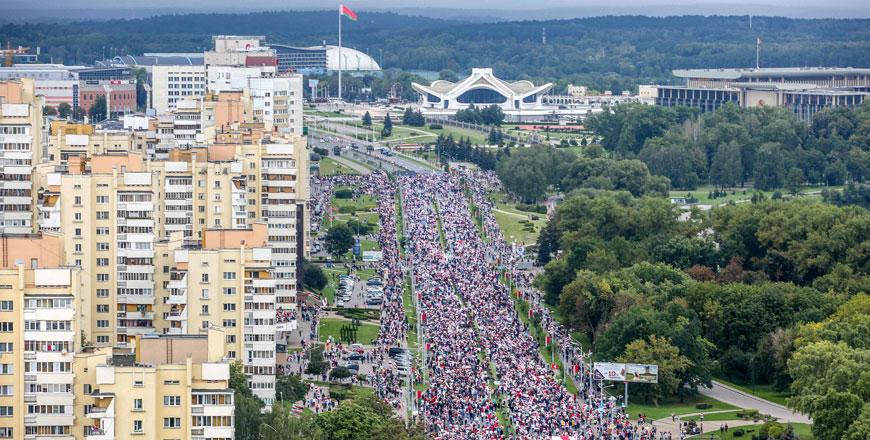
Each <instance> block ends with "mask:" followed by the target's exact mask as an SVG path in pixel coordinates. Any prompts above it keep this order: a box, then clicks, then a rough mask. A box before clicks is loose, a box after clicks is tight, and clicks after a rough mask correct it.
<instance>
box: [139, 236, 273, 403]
mask: <svg viewBox="0 0 870 440" xmlns="http://www.w3.org/2000/svg"><path fill="white" fill-rule="evenodd" d="M266 238H267V226H266V225H265V224H263V223H257V224H254V225H253V226H252V228H251V229H246V230H239V229H222V230H208V231H206V232H205V236H204V238H203V240H202V245H201V246H189V245H187V246H186V245H184V244H183V240H181V239H180V237H178V234H177V233H176V235H175V236H174V238H173V239H170V240H166V241H163V242H161V243H158V245H157V249H156V255H157V256H158V266H160V267H162V270H161V271H160V275H159V276H158V283H161V284H163V285H164V286H165V288H164V289H160V292H161V293H160V295H161V296H160V297H159V298H157V304H158V311H159V313H158V316H157V320H156V321H155V325H156V326H157V327H158V329H160V330H161V331H162V332H164V333H168V334H196V333H199V332H202V331H204V330H203V329H207V328H212V327H218V328H220V329H222V331H223V332H224V335H225V336H224V337H225V340H224V349H225V356H226V357H227V358H228V359H230V360H240V361H242V362H243V364H244V367H245V373H246V375H247V376H248V386H249V387H250V388H251V390H252V391H253V392H254V394H255V395H257V396H258V397H260V398H261V399H263V401H264V402H266V404H271V403H272V401H273V400H274V397H275V342H276V341H275V336H276V310H275V285H276V283H275V280H274V279H272V272H273V269H274V268H273V266H272V249H270V248H268V247H267V241H266Z"/></svg>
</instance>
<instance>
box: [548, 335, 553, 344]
mask: <svg viewBox="0 0 870 440" xmlns="http://www.w3.org/2000/svg"><path fill="white" fill-rule="evenodd" d="M550 342H552V341H551V340H550V335H547V345H550Z"/></svg>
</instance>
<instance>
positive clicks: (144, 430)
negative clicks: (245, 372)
mask: <svg viewBox="0 0 870 440" xmlns="http://www.w3.org/2000/svg"><path fill="white" fill-rule="evenodd" d="M223 340H224V335H223V332H222V331H221V330H220V329H216V328H209V329H206V331H205V332H204V333H203V334H199V335H161V336H156V335H153V336H136V337H134V338H133V339H132V340H131V344H130V348H129V349H113V348H111V347H102V348H89V349H86V350H83V351H81V352H79V353H77V354H76V355H75V359H74V366H73V372H74V375H75V394H76V396H75V399H76V405H75V428H74V429H73V432H74V433H75V438H76V439H82V440H114V439H121V440H123V439H135V440H140V439H141V440H182V439H194V440H229V439H232V438H234V429H233V424H234V419H233V412H234V409H235V406H234V401H233V390H232V389H230V388H229V378H230V364H229V362H228V361H227V360H226V359H224V356H223V353H224V350H223Z"/></svg>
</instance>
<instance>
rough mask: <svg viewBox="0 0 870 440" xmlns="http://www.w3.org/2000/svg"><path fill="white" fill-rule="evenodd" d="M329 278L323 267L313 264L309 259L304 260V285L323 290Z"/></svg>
mask: <svg viewBox="0 0 870 440" xmlns="http://www.w3.org/2000/svg"><path fill="white" fill-rule="evenodd" d="M328 282H329V280H327V279H326V275H325V274H324V273H323V269H321V268H320V266H318V265H316V264H312V263H311V262H310V261H308V260H302V285H303V286H305V287H307V288H309V289H315V290H321V289H323V288H324V287H326V284H327V283H328Z"/></svg>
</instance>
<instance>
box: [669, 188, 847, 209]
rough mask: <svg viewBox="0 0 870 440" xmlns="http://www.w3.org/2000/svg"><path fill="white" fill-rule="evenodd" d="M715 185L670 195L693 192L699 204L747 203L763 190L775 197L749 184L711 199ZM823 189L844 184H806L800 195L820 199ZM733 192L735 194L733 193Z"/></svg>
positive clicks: (783, 191)
mask: <svg viewBox="0 0 870 440" xmlns="http://www.w3.org/2000/svg"><path fill="white" fill-rule="evenodd" d="M715 189H716V188H715V186H713V185H702V186H699V187H698V188H696V189H694V190H690V191H687V190H672V191H671V192H670V194H669V196H670V197H686V196H687V195H689V194H691V195H692V196H693V197H695V198H696V199H698V204H699V205H713V206H718V205H723V204H725V203H728V202H730V201H734V202H735V203H741V202H742V203H745V202H747V201H750V200H752V194H753V193H755V192H761V193H762V194H764V196H765V197H766V198H768V199H769V198H771V197H773V193H774V191H756V190H754V189H753V188H752V187H750V186H747V187H746V188H732V189H729V190H727V193H728V194H727V195H726V196H724V197H719V198H715V199H711V198H710V197H709V195H710V192H711V191H713V190H715ZM823 189H833V190H842V189H843V187H842V186H805V187H803V188H802V189H801V194H800V195H799V196H798V197H799V198H802V199H818V198H819V197H821V192H822V190H823ZM779 191H780V192H781V193H782V195H783V198H790V197H792V196H791V195H790V194H788V190H785V189H781V190H779ZM732 192H733V193H734V194H732Z"/></svg>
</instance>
